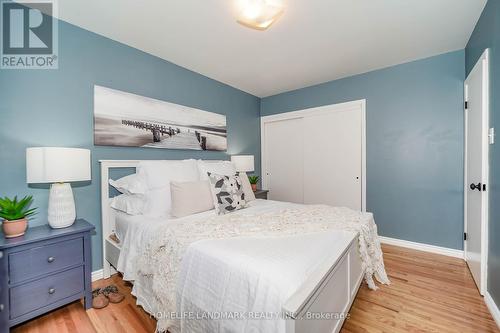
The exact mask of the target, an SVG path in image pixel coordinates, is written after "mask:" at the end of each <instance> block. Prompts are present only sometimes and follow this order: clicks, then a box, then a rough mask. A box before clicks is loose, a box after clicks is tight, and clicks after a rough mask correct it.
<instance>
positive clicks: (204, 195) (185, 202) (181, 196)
mask: <svg viewBox="0 0 500 333" xmlns="http://www.w3.org/2000/svg"><path fill="white" fill-rule="evenodd" d="M170 192H171V193H172V210H171V215H172V216H174V217H183V216H187V215H192V214H196V213H201V212H206V211H207V210H211V209H214V202H213V199H212V191H211V189H210V182H209V181H208V180H199V181H195V182H170Z"/></svg>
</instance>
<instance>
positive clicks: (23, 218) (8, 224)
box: [0, 195, 36, 238]
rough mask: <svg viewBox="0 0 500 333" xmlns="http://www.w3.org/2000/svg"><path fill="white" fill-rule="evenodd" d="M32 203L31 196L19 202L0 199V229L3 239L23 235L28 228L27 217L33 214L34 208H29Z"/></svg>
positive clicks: (5, 198) (15, 198) (15, 199)
mask: <svg viewBox="0 0 500 333" xmlns="http://www.w3.org/2000/svg"><path fill="white" fill-rule="evenodd" d="M32 202H33V197H32V196H31V195H29V196H25V197H24V198H22V199H21V200H19V201H18V200H17V196H15V197H14V199H10V198H7V197H4V198H3V199H2V198H0V218H3V219H4V220H3V223H2V229H3V233H4V235H5V238H14V237H18V236H22V235H24V233H25V232H26V229H27V228H28V217H30V216H32V215H34V214H35V210H36V208H31V209H30V208H29V207H30V205H31V203H32Z"/></svg>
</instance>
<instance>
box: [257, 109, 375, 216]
mask: <svg viewBox="0 0 500 333" xmlns="http://www.w3.org/2000/svg"><path fill="white" fill-rule="evenodd" d="M365 105H366V102H365V100H359V101H353V102H347V103H342V104H335V105H327V106H322V107H318V108H312V109H306V110H300V111H292V112H288V113H282V114H277V115H271V116H265V117H262V122H261V124H262V127H261V128H262V162H263V164H262V171H263V179H262V180H263V187H264V188H266V189H269V195H268V196H269V198H270V199H272V200H278V201H290V202H296V203H306V204H327V205H331V206H337V207H338V206H344V207H349V208H352V209H355V210H358V211H363V210H365V209H366V207H365V205H366V202H365V201H366V185H365V184H366V179H365V175H366V164H365V163H366V156H365V155H366V149H365V147H366V141H365V140H366V133H365V130H366V129H365Z"/></svg>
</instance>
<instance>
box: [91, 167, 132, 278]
mask: <svg viewBox="0 0 500 333" xmlns="http://www.w3.org/2000/svg"><path fill="white" fill-rule="evenodd" d="M139 162H140V160H100V161H99V163H100V164H101V221H102V265H103V276H104V278H105V279H106V278H108V277H110V276H111V274H114V273H115V272H116V270H115V269H114V268H113V267H112V265H111V264H110V260H109V257H110V256H111V255H112V254H111V253H108V252H111V251H112V250H113V248H112V244H114V242H110V241H109V236H110V235H111V233H112V232H113V230H115V214H114V210H113V209H111V207H110V205H109V200H110V198H109V169H119V168H136V167H137V165H138V164H139ZM115 251H119V250H118V249H115ZM115 264H116V263H115Z"/></svg>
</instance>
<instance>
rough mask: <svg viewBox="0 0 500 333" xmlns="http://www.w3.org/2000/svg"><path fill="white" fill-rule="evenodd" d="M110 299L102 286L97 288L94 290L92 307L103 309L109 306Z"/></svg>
mask: <svg viewBox="0 0 500 333" xmlns="http://www.w3.org/2000/svg"><path fill="white" fill-rule="evenodd" d="M108 304H109V300H108V299H107V298H106V296H105V295H104V294H103V292H102V289H101V288H96V289H94V290H92V307H93V308H94V309H102V308H105V307H107V306H108Z"/></svg>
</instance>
